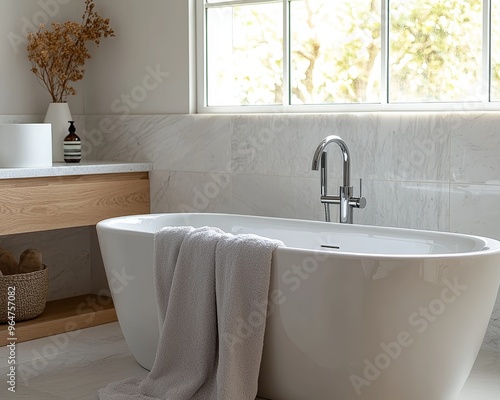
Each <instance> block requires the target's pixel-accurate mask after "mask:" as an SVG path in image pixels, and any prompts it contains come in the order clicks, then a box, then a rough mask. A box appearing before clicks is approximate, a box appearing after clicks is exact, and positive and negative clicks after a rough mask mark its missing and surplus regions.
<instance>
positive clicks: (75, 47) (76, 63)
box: [27, 0, 115, 103]
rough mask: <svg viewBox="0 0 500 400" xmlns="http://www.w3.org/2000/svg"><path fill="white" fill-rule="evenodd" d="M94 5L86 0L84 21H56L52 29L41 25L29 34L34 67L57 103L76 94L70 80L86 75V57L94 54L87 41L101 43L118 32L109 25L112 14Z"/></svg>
mask: <svg viewBox="0 0 500 400" xmlns="http://www.w3.org/2000/svg"><path fill="white" fill-rule="evenodd" d="M94 8H95V5H94V1H93V0H85V12H84V13H83V16H82V22H81V23H78V22H73V21H67V22H65V23H62V24H61V23H52V24H51V27H52V31H47V30H45V26H44V25H40V29H39V30H38V32H35V33H30V34H29V35H28V46H27V50H28V60H30V61H31V65H32V68H31V71H32V72H33V73H34V74H35V75H36V77H37V78H38V81H39V82H40V84H41V85H42V86H43V87H44V88H45V89H47V91H48V92H49V93H50V95H51V97H52V101H53V102H54V103H61V102H63V101H65V99H66V97H67V96H68V95H74V94H76V90H75V88H74V87H73V86H71V84H70V83H71V82H76V81H79V80H81V79H83V76H84V73H85V68H84V66H85V61H86V60H87V59H89V58H91V56H90V52H89V50H88V48H87V43H88V42H94V43H95V45H96V46H97V47H99V44H100V40H101V38H102V37H105V38H106V37H108V36H111V37H113V36H115V34H114V31H113V29H111V28H110V27H109V18H106V19H104V18H102V17H100V16H99V15H98V14H97V12H96V11H94Z"/></svg>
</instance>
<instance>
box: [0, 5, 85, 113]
mask: <svg viewBox="0 0 500 400" xmlns="http://www.w3.org/2000/svg"><path fill="white" fill-rule="evenodd" d="M83 4H84V2H83V1H80V0H78V1H75V0H18V1H12V0H0V115H40V114H41V115H44V114H45V112H46V111H47V105H48V103H50V96H49V94H48V93H47V91H46V90H45V89H43V88H42V87H41V86H40V84H39V83H38V81H37V79H36V77H35V75H34V74H33V73H32V72H31V71H30V68H31V64H30V62H29V61H28V56H27V51H26V44H27V42H26V36H27V33H28V32H31V31H33V30H35V29H37V27H38V25H39V24H40V23H47V22H49V23H50V22H52V21H56V22H64V21H66V20H68V19H74V18H79V16H80V15H81V13H82V12H83V7H82V6H83ZM75 88H76V89H77V96H73V97H71V98H70V99H68V100H69V103H70V107H71V110H72V112H73V113H75V114H83V111H84V110H83V104H84V101H83V99H84V90H83V85H82V84H81V83H79V84H78V85H77V86H75Z"/></svg>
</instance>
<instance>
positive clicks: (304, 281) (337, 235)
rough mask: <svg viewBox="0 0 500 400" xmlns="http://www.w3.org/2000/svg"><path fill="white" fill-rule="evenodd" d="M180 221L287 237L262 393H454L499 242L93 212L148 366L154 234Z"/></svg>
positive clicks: (122, 314)
mask: <svg viewBox="0 0 500 400" xmlns="http://www.w3.org/2000/svg"><path fill="white" fill-rule="evenodd" d="M181 225H190V226H194V227H201V226H217V227H219V228H221V229H223V230H224V231H226V232H231V233H234V234H238V233H255V234H258V235H262V236H266V237H270V238H274V239H280V240H282V241H283V242H284V243H285V245H286V246H287V247H280V248H277V249H276V250H275V251H274V253H273V261H272V267H271V269H272V272H271V287H270V294H269V304H268V319H267V325H266V335H265V340H264V353H263V359H262V365H261V370H260V378H259V396H260V397H263V398H266V399H273V400H332V399H336V400H354V399H363V400H452V399H455V398H456V397H457V395H458V394H459V392H460V390H461V388H462V386H463V384H464V382H465V380H466V379H467V377H468V375H469V373H470V371H471V368H472V366H473V364H474V361H475V359H476V356H477V354H478V351H479V349H480V347H481V343H482V341H483V337H484V334H485V331H486V328H487V325H488V322H489V319H490V315H491V312H492V309H493V306H494V303H495V299H496V296H497V291H498V287H499V282H500V242H497V241H495V240H492V239H488V238H483V237H476V236H468V235H460V234H450V233H438V232H429V231H417V230H408V229H395V228H383V227H368V226H360V225H344V224H342V225H341V224H336V223H325V222H313V221H301V220H289V219H276V218H263V217H252V216H239V215H225V214H156V215H154V214H153V215H142V216H128V217H123V218H113V219H109V220H105V221H102V222H100V223H99V224H98V225H97V232H98V237H99V243H100V247H101V250H102V255H103V260H104V265H105V269H106V274H107V277H108V281H109V284H110V288H111V292H112V296H113V300H114V303H115V307H116V312H117V314H118V319H119V322H120V326H121V328H122V330H123V334H124V336H125V339H126V341H127V343H128V346H129V347H130V350H131V352H132V354H133V355H134V357H135V358H136V360H137V361H138V362H139V364H141V365H142V366H143V367H145V368H147V369H150V368H151V366H152V365H153V360H154V357H155V352H156V346H157V342H158V337H159V326H158V320H157V309H156V305H155V300H154V293H153V235H154V232H156V231H157V230H159V229H160V228H162V227H165V226H181ZM322 246H323V247H322ZM244 328H245V327H242V329H244ZM246 328H248V329H251V326H247V327H246ZM234 400H237V399H234Z"/></svg>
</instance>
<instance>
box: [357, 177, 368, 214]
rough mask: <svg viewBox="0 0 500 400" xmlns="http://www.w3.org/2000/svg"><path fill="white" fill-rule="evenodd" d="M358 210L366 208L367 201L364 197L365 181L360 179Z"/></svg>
mask: <svg viewBox="0 0 500 400" xmlns="http://www.w3.org/2000/svg"><path fill="white" fill-rule="evenodd" d="M357 203H358V208H365V207H366V199H365V198H364V197H363V179H361V178H359V200H358V201H357Z"/></svg>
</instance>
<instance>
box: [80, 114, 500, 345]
mask: <svg viewBox="0 0 500 400" xmlns="http://www.w3.org/2000/svg"><path fill="white" fill-rule="evenodd" d="M498 121H500V113H363V114H270V115H266V114H260V115H135V116H130V115H128V116H124V115H122V116H117V115H109V116H102V115H101V116H93V115H87V116H86V132H85V133H86V136H85V141H86V150H87V154H86V156H87V157H88V158H89V159H95V160H118V161H129V162H152V163H153V164H154V171H153V172H152V173H151V174H150V177H151V201H152V212H185V211H197V212H227V213H240V214H253V215H264V216H275V217H285V218H303V219H313V220H322V219H323V209H322V206H321V205H320V203H319V174H318V172H316V171H311V161H312V155H313V153H314V150H315V148H316V146H317V145H318V143H319V142H320V141H321V139H323V138H324V137H325V136H327V135H331V134H337V135H339V136H341V137H342V138H343V139H344V140H345V141H346V142H347V144H348V146H349V149H350V152H351V158H352V163H351V167H352V170H351V180H352V183H353V185H354V191H355V193H358V190H359V181H358V180H359V178H362V179H363V195H364V196H365V197H366V198H367V202H368V205H367V207H366V208H365V209H364V210H355V216H354V218H355V222H357V223H361V224H369V225H385V226H395V227H407V228H417V229H430V230H439V231H451V232H462V233H471V234H478V235H485V236H489V237H493V238H496V239H500V223H499V222H500V207H499V206H498V204H500V135H498V134H497V131H496V129H497V126H498ZM328 156H329V163H330V168H329V174H330V181H329V185H330V187H331V188H336V187H338V185H339V180H340V178H341V173H340V171H341V158H340V151H338V149H335V148H333V147H332V149H331V150H330V151H329V154H328ZM335 192H336V189H335ZM335 212H336V209H335V208H333V209H332V216H335V218H337V217H336V213H335ZM484 347H485V348H486V349H489V350H495V351H500V297H499V299H498V301H497V306H496V308H495V310H494V312H493V316H492V319H491V323H490V326H489V328H488V332H487V335H486V339H485V343H484Z"/></svg>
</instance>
